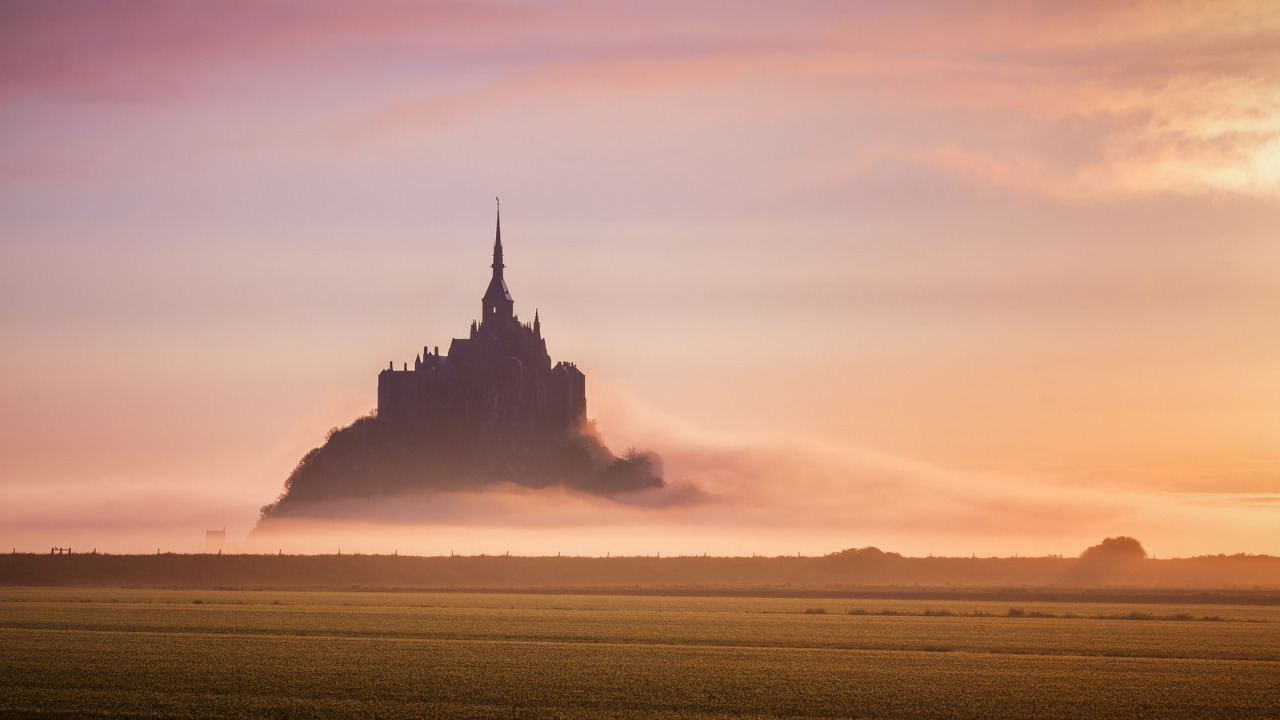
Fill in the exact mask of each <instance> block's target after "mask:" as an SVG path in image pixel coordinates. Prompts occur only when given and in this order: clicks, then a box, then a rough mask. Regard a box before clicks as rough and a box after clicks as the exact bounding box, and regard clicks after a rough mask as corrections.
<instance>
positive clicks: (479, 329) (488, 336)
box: [378, 211, 587, 433]
mask: <svg viewBox="0 0 1280 720" xmlns="http://www.w3.org/2000/svg"><path fill="white" fill-rule="evenodd" d="M497 222H498V225H497V232H496V237H495V238H494V241H493V264H492V265H491V266H490V267H491V268H493V277H492V278H491V279H490V280H489V287H488V289H487V290H485V293H484V297H483V298H482V299H481V301H480V302H481V315H480V317H481V320H480V323H479V324H478V325H477V324H476V322H475V321H474V320H473V321H472V322H471V334H470V335H469V336H468V337H466V338H455V339H454V341H453V343H451V344H450V345H449V354H448V355H441V354H440V348H439V347H436V348H435V349H434V350H432V349H431V348H430V347H424V348H422V354H421V355H419V356H418V357H417V358H416V359H415V360H414V361H413V369H412V370H410V369H409V366H408V363H405V364H404V369H403V370H396V368H395V362H392V363H391V364H390V366H389V367H388V368H387V369H386V370H383V371H382V372H381V373H380V374H379V375H378V417H379V418H381V419H382V420H385V421H392V422H400V421H403V420H415V421H417V420H426V421H429V422H430V423H431V424H448V423H458V422H462V423H467V424H471V425H474V426H476V427H477V429H485V430H490V431H493V430H497V429H500V428H501V429H514V428H523V429H526V430H529V431H534V432H552V433H563V432H564V431H565V430H567V429H570V428H574V427H576V426H578V425H579V424H581V423H582V422H583V421H585V420H586V415H587V391H586V377H585V376H584V375H583V374H582V371H580V370H578V368H577V366H576V365H574V364H573V363H567V362H561V363H557V364H556V366H555V367H552V366H551V356H550V355H548V354H547V341H546V340H544V339H543V338H542V322H541V320H540V319H539V317H538V313H537V312H536V311H535V312H534V315H533V322H532V323H521V322H520V318H519V316H517V315H516V314H515V301H514V300H513V299H512V297H511V291H510V290H508V289H507V281H506V278H504V277H503V272H502V271H503V268H504V267H505V265H503V263H502V215H501V211H499V214H498V221H497Z"/></svg>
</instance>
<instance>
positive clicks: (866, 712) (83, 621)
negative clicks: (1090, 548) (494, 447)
mask: <svg viewBox="0 0 1280 720" xmlns="http://www.w3.org/2000/svg"><path fill="white" fill-rule="evenodd" d="M197 600H199V601H200V602H199V603H197V602H196V601H197ZM812 603H813V601H812V600H804V599H759V598H663V597H608V596H562V595H541V596H539V595H497V594H485V595H467V594H440V593H432V594H414V593H394V594H380V593H331V592H323V593H321V592H317V593H302V592H299V593H285V592H249V591H243V592H242V591H209V590H201V591H165V590H54V589H13V590H7V589H6V590H0V717H41V716H45V717H105V716H113V717H141V716H148V717H179V718H183V717H246V718H248V717H441V718H444V717H461V718H489V717H562V718H606V717H672V718H674V717H694V718H698V717H702V718H712V717H715V718H723V717H850V716H852V717H895V718H924V717H953V718H967V717H974V718H977V717H1006V718H1033V717H1034V718H1077V717H1079V718H1088V717H1092V718H1120V717H1135V716H1140V715H1141V716H1158V717H1175V718H1176V717H1185V718H1211V717H1267V716H1270V715H1274V709H1275V708H1276V707H1280V683H1277V682H1276V681H1275V678H1276V677H1280V662H1278V661H1280V658H1278V657H1277V653H1280V650H1278V649H1280V608H1253V607H1234V606H1233V607H1211V606H1198V607H1195V608H1194V609H1192V608H1188V607H1186V606H1177V607H1164V606H1143V607H1142V608H1141V609H1134V608H1133V607H1132V606H1124V607H1112V606H1097V607H1088V606H1086V605H1085V604H1079V605H1072V606H1069V607H1027V608H1018V609H1021V610H1023V611H1024V612H1023V614H1022V615H1021V617H1017V616H1012V614H1011V613H1010V612H1009V610H1010V608H1009V607H1008V605H1007V604H1003V605H1001V604H999V603H995V602H991V603H985V604H984V603H972V602H968V603H952V604H946V603H938V602H933V603H930V604H928V605H923V604H921V605H912V604H910V603H904V602H899V603H897V604H896V605H894V604H875V603H871V604H868V606H867V607H862V608H853V609H845V608H825V607H815V606H814V605H813V604H812ZM859 610H860V611H861V612H858V611H859ZM1032 613H1038V615H1032ZM1209 613H1213V614H1215V615H1218V616H1219V617H1220V618H1221V619H1222V620H1224V622H1212V623H1206V622H1176V620H1186V619H1189V618H1191V617H1196V618H1203V617H1209V616H1210V615H1209ZM1068 614H1071V615H1075V617H1065V616H1066V615H1068ZM1180 614H1182V615H1187V616H1189V617H1188V618H1181V617H1178V615H1180ZM1032 617H1035V618H1037V619H1036V620H1034V621H1031V620H1028V619H1027V618H1032ZM1244 620H1247V621H1249V622H1231V621H1244Z"/></svg>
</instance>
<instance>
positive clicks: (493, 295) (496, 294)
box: [480, 198, 515, 329]
mask: <svg viewBox="0 0 1280 720" xmlns="http://www.w3.org/2000/svg"><path fill="white" fill-rule="evenodd" d="M495 199H496V198H495ZM489 267H491V268H493V278H492V279H490V280H489V288H488V289H487V290H485V292H484V298H483V299H482V300H481V307H482V312H483V314H482V315H481V316H480V317H481V320H480V325H481V327H482V328H484V327H487V328H490V329H494V328H502V327H506V326H507V325H509V324H510V323H511V322H512V321H513V320H515V310H514V304H515V303H514V301H512V299H511V292H510V291H509V290H507V281H506V280H503V279H502V268H503V267H505V266H504V265H503V264H502V205H501V204H499V205H498V229H497V233H496V234H495V235H494V239H493V264H492V265H490V266H489Z"/></svg>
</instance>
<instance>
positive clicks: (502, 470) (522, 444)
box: [259, 215, 665, 528]
mask: <svg viewBox="0 0 1280 720" xmlns="http://www.w3.org/2000/svg"><path fill="white" fill-rule="evenodd" d="M490 267H491V268H492V270H493V274H492V276H491V277H490V279H489V287H488V288H487V289H486V290H485V293H484V297H483V298H482V299H481V301H480V303H481V319H480V321H479V322H476V321H474V320H473V321H472V323H471V332H470V333H469V334H468V335H467V337H465V338H455V339H454V340H453V342H452V343H450V345H449V352H448V354H445V355H441V354H440V350H439V348H438V347H435V348H428V347H424V348H423V349H422V354H421V355H418V357H416V358H415V359H414V361H413V367H412V368H410V367H409V363H407V362H405V363H402V365H401V368H400V369H399V370H397V369H396V367H395V363H394V362H392V363H391V364H390V366H388V367H387V368H385V369H383V370H382V372H380V373H379V374H378V407H377V411H376V412H374V413H371V414H370V415H368V416H366V417H362V418H359V419H357V420H356V421H355V422H353V423H351V424H350V425H348V426H347V427H344V428H335V429H334V430H333V431H331V432H330V434H329V436H328V438H326V440H325V443H324V445H322V446H321V447H317V448H315V449H313V450H311V451H310V452H308V453H307V454H306V455H305V456H303V458H302V460H301V461H299V463H298V465H297V467H295V468H294V470H293V472H292V473H290V475H289V477H288V478H287V479H286V480H285V484H284V491H283V492H281V493H280V496H279V497H278V498H276V501H275V502H273V503H271V504H269V505H267V506H265V507H263V508H262V518H261V520H260V522H259V528H264V527H270V526H271V525H272V524H273V523H275V521H276V520H277V519H283V518H315V517H325V518H344V517H350V513H355V512H366V511H368V510H369V509H370V508H372V507H382V506H379V505H376V504H375V505H368V504H363V505H362V504H359V503H355V504H352V503H348V502H346V501H350V500H358V499H361V498H375V497H387V496H395V495H402V494H406V493H423V492H427V493H429V492H434V491H456V490H480V489H483V488H485V487H488V486H491V485H494V484H499V483H510V484H514V485H520V486H523V487H530V488H541V487H549V486H554V485H563V486H565V487H569V488H573V489H575V490H580V491H583V492H589V493H595V494H599V495H613V494H616V493H620V492H629V491H635V490H643V489H646V488H656V487H661V486H663V485H664V484H665V482H664V481H663V479H662V470H661V467H660V463H661V461H660V460H659V459H658V457H657V456H656V455H654V454H653V453H649V452H640V451H637V450H634V449H632V450H629V451H627V452H626V453H625V454H624V455H623V456H622V457H617V456H615V455H614V454H613V453H612V452H610V451H609V449H608V448H607V447H605V445H604V443H603V442H602V441H601V440H600V438H599V436H598V435H596V433H595V430H594V425H593V423H592V422H591V421H589V420H588V419H587V392H586V376H585V375H583V373H582V371H581V370H579V369H578V368H577V366H576V365H574V364H573V363H569V362H559V363H556V364H555V365H552V364H551V356H550V355H548V354H547V342H546V340H545V339H543V337H542V321H541V318H539V316H538V313H537V312H536V311H535V312H534V317H533V322H530V323H522V322H520V318H519V316H517V315H516V313H515V301H514V300H513V299H512V297H511V292H510V290H508V289H507V281H506V278H505V277H504V275H503V270H504V268H505V265H503V262H502V218H501V215H499V217H498V227H497V232H496V235H495V237H494V242H493V264H492V265H491V266H490ZM358 508H364V509H363V510H359V509H358ZM361 517H362V519H376V518H368V517H364V516H361Z"/></svg>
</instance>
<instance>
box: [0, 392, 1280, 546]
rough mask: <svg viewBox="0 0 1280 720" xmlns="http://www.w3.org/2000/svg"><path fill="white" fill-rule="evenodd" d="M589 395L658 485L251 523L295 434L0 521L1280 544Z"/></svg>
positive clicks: (1217, 525)
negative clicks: (217, 469)
mask: <svg viewBox="0 0 1280 720" xmlns="http://www.w3.org/2000/svg"><path fill="white" fill-rule="evenodd" d="M592 402H593V406H592V407H593V411H592V415H593V417H594V418H595V419H596V420H597V426H598V427H599V429H600V431H601V433H602V435H603V439H604V440H605V441H606V442H608V443H609V444H610V445H611V446H613V447H622V448H625V447H627V446H628V445H634V446H637V447H643V448H651V449H653V450H654V451H656V453H657V454H658V455H659V456H660V457H661V463H662V470H663V474H664V476H665V478H666V484H665V485H664V486H663V487H660V488H652V489H648V490H642V491H637V492H625V493H619V494H615V495H611V496H601V495H597V494H589V493H586V492H580V491H576V490H572V489H569V488H567V487H565V486H563V485H553V486H550V487H545V488H540V489H531V488H524V487H516V486H513V485H509V484H496V485H489V486H486V487H485V488H484V489H483V490H480V491H458V492H434V493H418V494H404V495H397V496H394V497H382V498H374V499H362V500H350V501H344V502H331V503H325V504H321V505H317V506H316V507H315V508H313V510H314V512H312V515H313V517H314V518H315V519H310V520H288V521H284V522H282V524H281V525H279V526H277V527H276V528H275V529H274V530H273V531H272V532H261V531H260V532H252V533H251V530H252V528H253V527H254V524H255V523H256V522H257V520H258V517H257V515H258V511H257V509H258V508H259V507H260V506H261V505H262V504H264V503H265V502H268V501H270V500H271V498H272V497H273V496H274V494H275V493H277V492H279V490H280V488H281V484H282V483H283V480H284V477H285V476H286V475H287V468H288V467H289V466H290V463H296V461H297V457H298V456H299V455H298V454H296V453H297V447H296V446H290V447H289V448H288V449H287V450H281V451H280V452H277V453H276V454H275V455H274V456H273V458H274V459H273V460H272V465H271V467H270V468H267V471H263V472H262V473H261V475H262V479H260V480H259V479H255V480H253V482H252V483H251V482H249V481H247V480H244V479H236V478H227V477H216V476H202V475H198V474H193V475H192V476H190V477H187V478H179V479H173V480H168V479H164V480H154V479H138V480H137V481H134V482H129V481H120V480H115V479H112V480H111V481H109V482H108V481H105V480H104V481H103V482H101V483H91V482H86V483H82V484H79V485H77V486H75V490H74V491H70V488H69V487H59V486H57V485H46V486H41V487H30V486H28V487H12V486H11V487H4V488H0V493H2V494H3V497H0V526H3V527H4V528H5V532H4V535H5V536H6V539H9V544H10V545H12V546H13V548H14V549H15V550H18V551H35V552H47V551H48V549H49V548H50V547H52V546H61V547H66V546H70V547H72V548H73V549H75V550H77V551H80V550H92V549H97V550H99V551H100V552H131V553H145V552H156V551H158V550H159V551H165V552H170V551H172V552H202V551H203V550H204V548H205V542H204V531H205V530H209V529H222V528H226V529H227V539H228V541H229V543H230V544H229V546H228V547H227V550H228V551H235V550H237V549H243V550H245V551H249V552H285V553H333V552H337V551H339V550H341V551H342V552H344V553H356V552H359V553H386V554H390V553H393V552H398V553H400V554H417V555H448V554H450V553H456V554H462V555H475V554H490V555H500V554H504V553H508V552H509V553H511V554H512V555H556V554H558V553H560V554H564V555H598V556H603V555H606V554H610V555H657V554H661V555H663V556H668V555H702V554H704V553H706V554H711V555H724V556H750V555H752V554H760V555H770V556H773V555H796V554H798V553H799V554H803V555H821V554H825V553H830V552H833V551H837V550H841V549H844V548H853V547H865V546H876V547H879V548H882V549H885V550H890V551H896V552H899V553H902V554H905V555H918V556H925V555H929V554H932V555H946V556H961V557H967V556H970V555H975V554H976V555H977V556H979V557H982V556H1013V555H1020V556H1033V555H1037V556H1038V555H1049V554H1061V555H1066V556H1068V557H1071V556H1075V555H1078V554H1079V553H1080V552H1081V551H1083V550H1084V549H1085V548H1087V547H1089V546H1091V545H1093V544H1095V543H1097V542H1098V540H1099V539H1100V538H1104V537H1110V536H1118V535H1127V536H1132V537H1137V538H1140V539H1141V541H1142V543H1143V545H1144V546H1145V547H1146V549H1147V550H1148V551H1149V552H1150V553H1151V555H1152V556H1153V557H1158V558H1165V557H1172V556H1183V557H1187V556H1195V555H1201V554H1215V553H1228V554H1231V553H1237V552H1249V553H1271V554H1280V545H1277V542H1280V540H1278V539H1277V536H1276V535H1275V532H1274V517H1275V512H1276V509H1277V507H1278V506H1277V501H1278V498H1277V497H1276V496H1275V495H1268V494H1253V495H1240V494H1187V493H1168V492H1151V491H1144V490H1141V489H1135V488H1124V487H1115V488H1099V487H1097V486H1093V485H1089V486H1085V485H1083V484H1081V485H1072V484H1069V483H1066V482H1063V481H1061V480H1058V479H1048V478H1040V477H1035V476H1029V475H1008V476H1002V475H994V474H978V473H967V472H959V471H955V470H952V469H948V468H944V467H938V466H935V465H931V464H929V463H925V462H920V461H916V460H912V459H908V458H902V457H895V456H892V455H889V454H885V453H879V452H876V451H874V450H870V449H865V448H858V447H848V446H836V445H828V444H822V443H820V442H816V441H814V440H811V439H797V438H786V437H777V436H773V437H735V436H726V435H717V434H715V433H712V432H709V431H706V430H705V429H700V428H694V427H690V426H688V425H685V424H682V423H681V422H680V421H678V420H677V419H674V418H670V417H665V416H663V415H661V414H659V413H656V412H654V411H653V410H652V409H649V408H646V407H645V406H644V405H643V404H642V403H639V402H636V401H634V400H632V399H629V398H627V397H626V396H624V395H621V394H619V393H616V392H606V391H602V390H601V389H600V388H598V387H594V386H593V396H592ZM312 422H313V424H316V423H317V421H316V420H314V419H313V420H312ZM318 427H319V425H318V424H317V428H318ZM308 437H309V438H310V439H309V440H300V441H297V440H296V441H295V443H296V442H305V443H308V444H306V445H304V446H303V451H304V452H305V448H306V447H309V446H311V445H315V444H318V443H319V442H321V441H322V440H323V437H324V432H323V430H315V431H314V432H312V433H311V434H309V435H308ZM281 468H284V469H285V470H281ZM1189 530H1190V531H1189Z"/></svg>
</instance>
